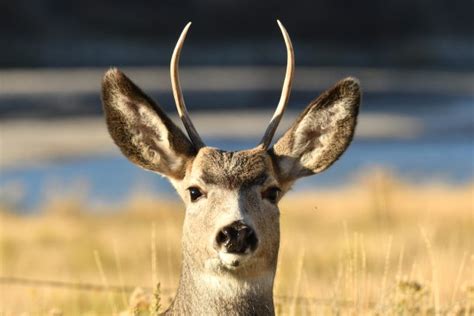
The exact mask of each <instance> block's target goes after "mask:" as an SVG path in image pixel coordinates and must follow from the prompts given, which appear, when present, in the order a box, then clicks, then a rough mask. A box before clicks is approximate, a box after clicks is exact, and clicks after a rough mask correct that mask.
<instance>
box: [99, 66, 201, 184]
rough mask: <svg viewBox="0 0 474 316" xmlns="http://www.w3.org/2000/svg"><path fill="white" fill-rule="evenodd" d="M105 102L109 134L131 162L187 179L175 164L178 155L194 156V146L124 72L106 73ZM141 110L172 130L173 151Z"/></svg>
mask: <svg viewBox="0 0 474 316" xmlns="http://www.w3.org/2000/svg"><path fill="white" fill-rule="evenodd" d="M102 103H103V108H104V112H105V117H106V122H107V127H108V129H109V133H110V135H111V136H112V139H113V140H114V142H115V143H116V144H117V146H118V147H119V148H120V150H121V151H122V152H123V154H124V155H125V156H126V157H127V158H128V159H130V161H132V162H133V163H136V164H137V165H139V166H141V167H142V168H145V169H149V170H153V171H156V172H160V173H165V174H167V175H168V176H170V177H173V178H178V179H182V178H183V177H184V172H183V169H182V168H181V166H178V167H174V166H172V164H173V163H175V162H176V159H177V157H178V156H181V158H182V159H183V161H186V160H187V159H189V158H190V157H193V156H194V154H195V152H196V151H195V149H194V147H193V145H192V144H191V142H190V141H189V140H188V139H187V137H186V136H185V135H184V134H183V132H182V131H181V129H179V128H178V127H177V126H176V125H175V124H174V123H173V122H172V121H171V120H170V119H169V117H168V116H167V115H166V114H165V113H164V112H163V110H162V109H161V108H160V107H159V106H158V105H157V104H156V103H155V102H153V100H151V99H150V98H149V97H148V96H147V95H145V94H144V93H143V92H142V91H141V90H140V88H138V87H137V86H136V85H135V84H134V83H133V82H132V81H131V80H130V79H128V77H127V76H125V75H124V74H123V73H122V72H121V71H119V70H117V69H111V70H109V71H108V72H107V73H106V74H105V76H104V79H103V82H102ZM141 108H144V109H146V110H149V112H150V114H151V115H152V116H153V118H154V119H156V121H159V122H160V123H161V124H163V126H164V128H166V130H168V139H167V141H168V142H169V145H170V148H169V149H168V148H163V146H160V143H162V141H163V139H162V138H163V137H164V135H160V134H159V130H160V129H159V128H157V126H154V125H152V124H150V122H148V121H146V120H144V119H143V118H142V117H141V114H140V113H139V110H140V109H141ZM168 152H172V153H175V154H176V155H169V154H168ZM150 158H151V159H150Z"/></svg>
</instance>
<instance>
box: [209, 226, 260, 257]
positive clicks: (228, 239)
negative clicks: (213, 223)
mask: <svg viewBox="0 0 474 316" xmlns="http://www.w3.org/2000/svg"><path fill="white" fill-rule="evenodd" d="M216 242H217V245H218V246H220V247H224V248H225V249H226V250H227V252H229V253H237V254H241V253H245V252H246V251H247V250H248V249H250V250H252V251H253V250H255V248H257V243H258V239H257V236H256V235H255V232H254V231H253V229H252V228H250V227H249V226H248V225H246V224H245V223H244V222H242V221H236V222H233V223H232V224H230V225H228V226H226V227H224V228H222V229H221V230H220V231H219V233H217V237H216Z"/></svg>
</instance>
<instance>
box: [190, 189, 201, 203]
mask: <svg viewBox="0 0 474 316" xmlns="http://www.w3.org/2000/svg"><path fill="white" fill-rule="evenodd" d="M188 190H189V196H190V197H191V202H194V201H196V200H197V199H199V198H200V197H201V196H202V192H201V190H199V188H198V187H190V188H188Z"/></svg>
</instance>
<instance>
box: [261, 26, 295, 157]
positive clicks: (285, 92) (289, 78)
mask: <svg viewBox="0 0 474 316" xmlns="http://www.w3.org/2000/svg"><path fill="white" fill-rule="evenodd" d="M277 23H278V26H279V27H280V30H281V33H282V35H283V39H284V40H285V45H286V54H287V61H286V74H285V80H284V81H283V88H282V91H281V96H280V101H279V102H278V106H277V108H276V110H275V113H274V114H273V116H272V119H271V120H270V124H269V125H268V127H267V130H266V131H265V134H264V135H263V138H262V140H261V141H260V145H259V146H262V147H263V148H265V149H267V148H268V147H269V146H270V143H271V142H272V138H273V136H274V135H275V132H276V130H277V127H278V124H279V123H280V121H281V118H282V117H283V113H284V112H285V109H286V106H287V105H288V100H289V98H290V92H291V85H292V83H293V74H294V69H295V54H294V51H293V45H292V44H291V39H290V36H289V35H288V32H287V31H286V29H285V27H284V26H283V24H281V22H280V21H279V20H277Z"/></svg>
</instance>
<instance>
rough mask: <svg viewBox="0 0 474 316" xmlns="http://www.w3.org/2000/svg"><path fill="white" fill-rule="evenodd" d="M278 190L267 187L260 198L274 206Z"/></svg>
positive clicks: (278, 193)
mask: <svg viewBox="0 0 474 316" xmlns="http://www.w3.org/2000/svg"><path fill="white" fill-rule="evenodd" d="M280 191H281V190H280V189H279V188H277V187H269V188H268V189H266V190H265V191H263V192H262V198H263V199H267V200H268V201H270V203H273V204H275V203H276V202H277V200H278V196H279V195H280Z"/></svg>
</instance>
